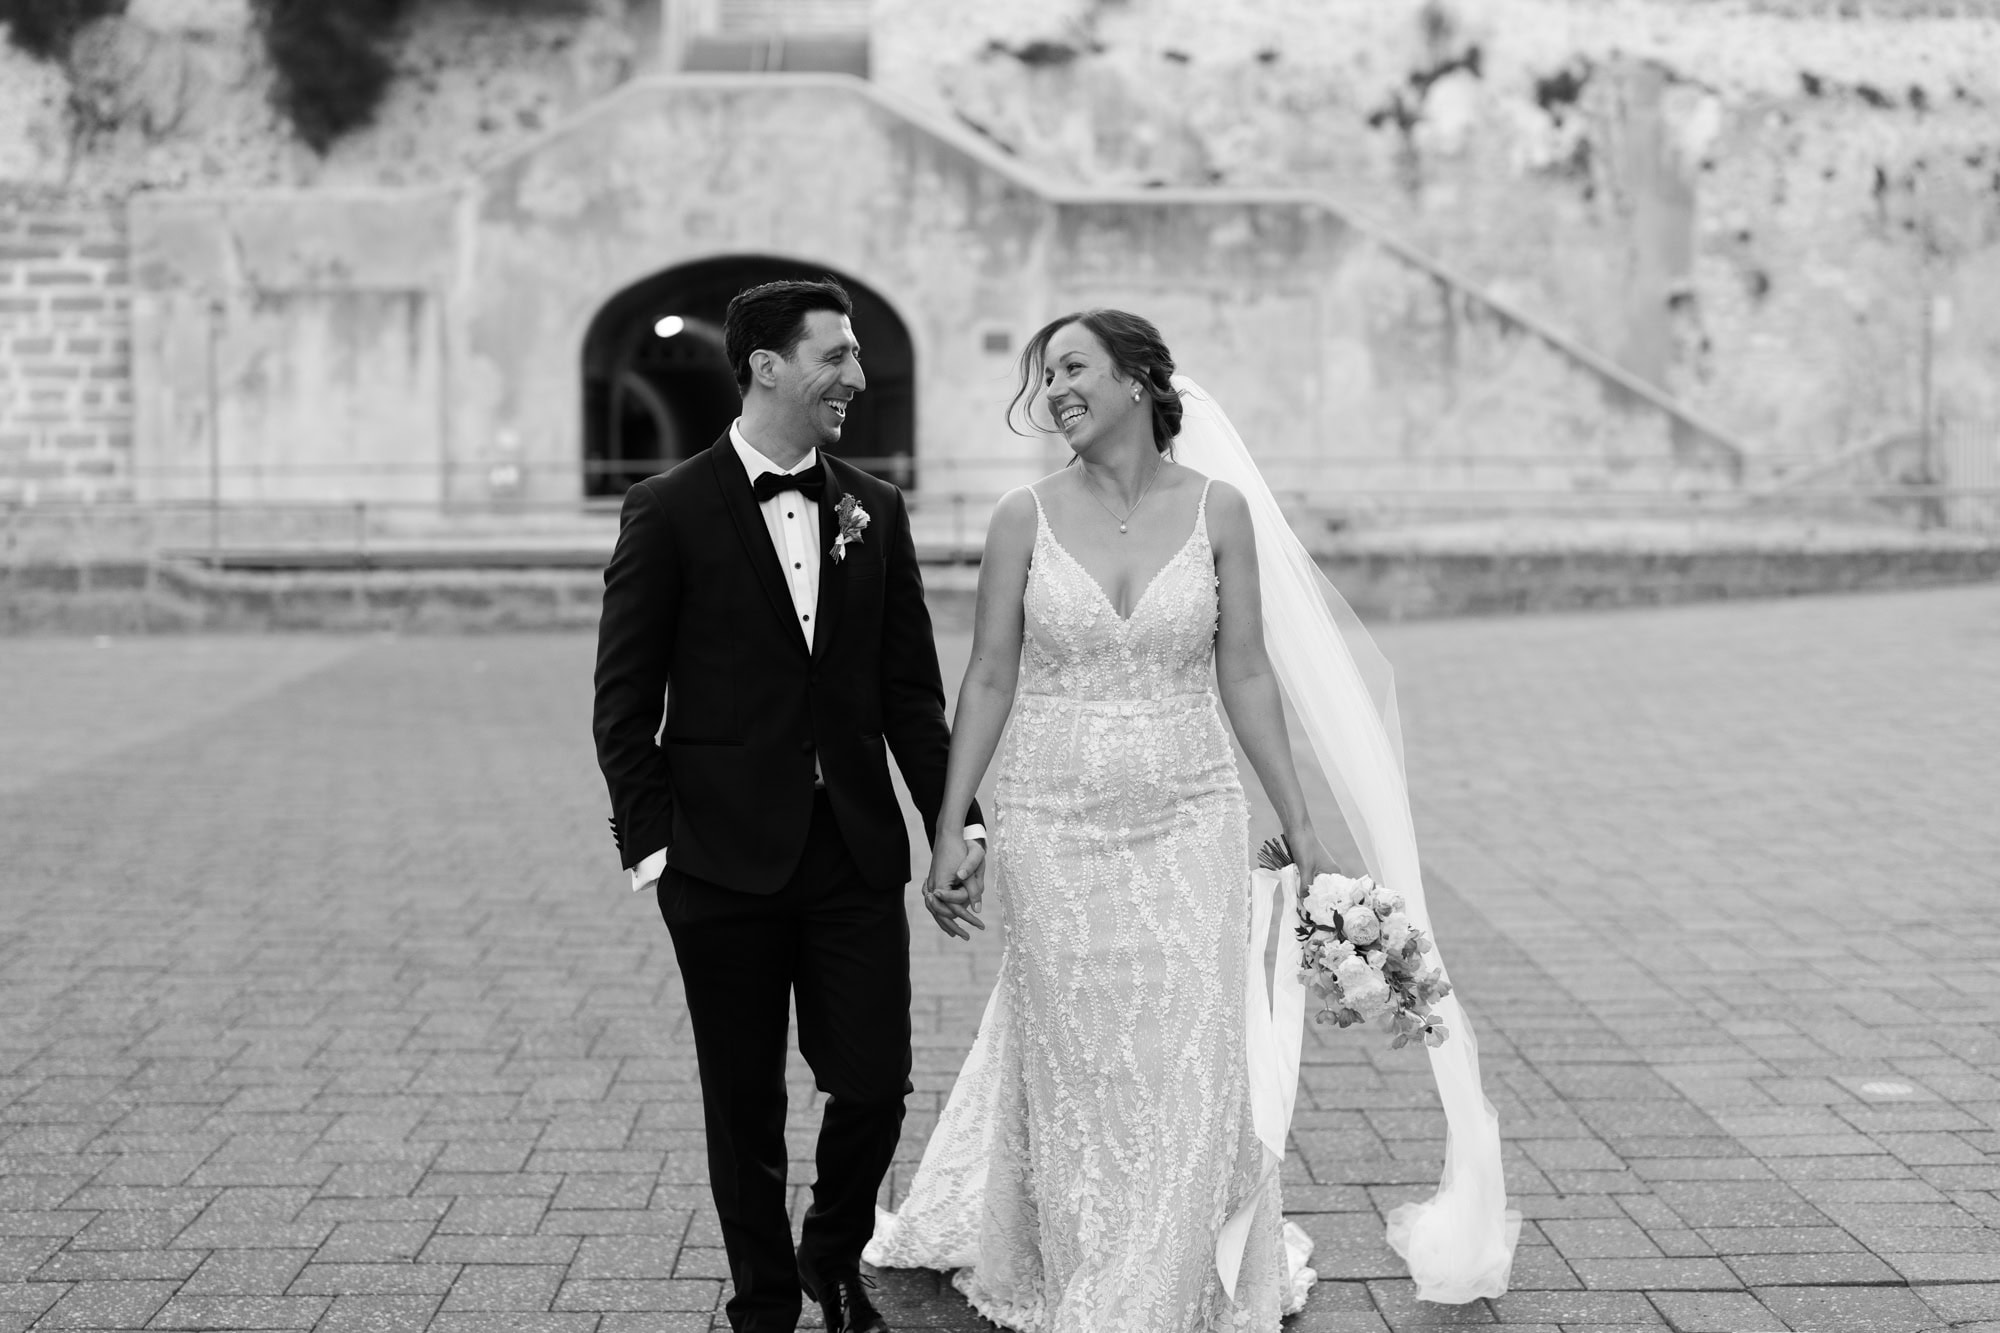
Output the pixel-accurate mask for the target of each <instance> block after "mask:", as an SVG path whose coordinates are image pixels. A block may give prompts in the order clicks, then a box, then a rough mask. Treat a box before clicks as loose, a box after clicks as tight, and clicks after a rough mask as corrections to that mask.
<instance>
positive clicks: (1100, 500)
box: [1083, 463, 1165, 533]
mask: <svg viewBox="0 0 2000 1333" xmlns="http://www.w3.org/2000/svg"><path fill="white" fill-rule="evenodd" d="M1164 466H1165V464H1163V463H1155V464H1153V475H1152V476H1150V477H1148V478H1146V484H1145V485H1144V486H1143V487H1141V488H1140V490H1139V498H1138V499H1136V500H1134V501H1133V502H1132V507H1131V508H1130V509H1128V510H1126V511H1125V517H1123V518H1119V517H1118V511H1117V510H1116V509H1113V508H1112V507H1111V506H1110V505H1108V504H1106V503H1105V501H1104V497H1103V496H1101V495H1099V494H1098V493H1097V487H1095V486H1093V485H1091V484H1090V473H1089V472H1087V471H1086V472H1085V473H1084V474H1083V489H1085V490H1086V491H1089V492H1090V498H1091V499H1093V500H1095V501H1097V504H1098V507H1099V508H1101V509H1102V510H1103V511H1104V512H1105V513H1107V514H1109V515H1111V517H1112V518H1113V519H1116V520H1117V523H1118V531H1119V532H1120V533H1123V532H1124V531H1125V525H1126V524H1128V523H1130V522H1131V521H1132V515H1134V514H1136V513H1138V512H1139V506H1140V505H1142V504H1144V503H1145V502H1146V496H1147V493H1148V492H1150V491H1151V490H1152V489H1153V483H1154V482H1156V481H1158V480H1159V479H1160V469H1161V468H1162V467H1164Z"/></svg>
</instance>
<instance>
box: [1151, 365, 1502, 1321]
mask: <svg viewBox="0 0 2000 1333" xmlns="http://www.w3.org/2000/svg"><path fill="white" fill-rule="evenodd" d="M1174 386H1175V387H1176V388H1177V389H1179V390H1180V393H1181V402H1182V405H1183V408H1184V415H1183V418H1182V423H1181V433H1180V436H1179V438H1178V439H1177V440H1176V441H1175V447H1174V454H1175V457H1176V458H1177V459H1179V460H1180V461H1181V462H1182V463H1185V464H1186V465H1188V466H1189V467H1192V468H1194V469H1195V470H1197V471H1199V472H1203V473H1206V474H1207V475H1208V476H1210V477H1213V478H1215V479H1216V480H1218V481H1226V482H1228V483H1229V484H1230V485H1232V486H1234V487H1236V489H1237V490H1239V491H1241V492H1242V493H1243V496H1244V498H1245V499H1246V500H1247V501H1248V502H1249V506H1250V516H1251V522H1252V526H1253V527H1254V529H1255V532H1256V543H1257V566H1258V574H1259V578H1260V580H1261V583H1262V586H1263V618H1264V642H1265V647H1266V650H1267V651H1268V652H1269V654H1270V658H1271V665H1272V667H1273V669H1274V670H1275V671H1276V673H1277V676H1278V680H1279V683H1280V684H1281V685H1282V686H1283V688H1284V693H1285V698H1286V701H1287V703H1288V704H1289V705H1290V706H1291V709H1292V714H1293V716H1294V717H1295V718H1297V719H1298V722H1299V726H1300V729H1301V730H1302V731H1303V732H1304V733H1305V735H1306V737H1307V739H1308V740H1309V742H1310V743H1311V746H1312V751H1313V755H1314V757H1315V758H1316V759H1317V760H1318V761H1319V765H1320V768H1321V770H1322V771H1323V772H1324V774H1325V776H1326V780H1327V783H1328V785H1329V786H1331V787H1332V788H1333V793H1334V796H1335V799H1337V800H1338V801H1339V803H1340V810H1341V814H1342V815H1343V816H1345V818H1346V820H1347V826H1348V829H1349V830H1350V831H1351V832H1352V833H1353V835H1354V840H1355V843H1356V845H1357V846H1359V848H1360V849H1361V856H1362V859H1363V861H1365V862H1366V863H1367V867H1368V871H1369V873H1370V874H1371V875H1373V876H1374V877H1375V880H1376V882H1377V883H1379V884H1383V885H1386V886H1387V887H1388V888H1389V890H1390V891H1391V892H1394V893H1396V894H1399V895H1401V897H1402V898H1403V899H1404V902H1405V904H1406V910H1407V911H1408V913H1409V915H1410V919H1411V920H1412V921H1413V922H1415V923H1416V925H1417V926H1418V927H1419V928H1421V929H1422V930H1423V931H1424V932H1425V934H1427V935H1429V936H1430V937H1431V939H1432V940H1433V942H1434V943H1435V942H1436V941H1437V932H1436V931H1435V930H1433V929H1432V927H1431V918H1430V910H1429V907H1428V905H1427V904H1426V902H1425V899H1424V889H1423V878H1422V874H1421V871H1420V868H1419V865H1418V859H1417V837H1416V827H1415V824H1414V821H1413V820H1412V819H1411V816H1410V799H1409V791H1408V788H1407V785H1406V780H1405V777H1404V769H1403V748H1402V734H1401V724H1400V721H1399V719H1398V717H1397V713H1396V696H1395V685H1394V677H1393V674H1392V673H1391V672H1390V670H1389V665H1388V662H1387V660H1386V659H1385V658H1383V656H1382V654H1381V652H1380V650H1378V649H1377V648H1376V646H1375V642H1374V640H1373V639H1372V638H1370V637H1369V634H1368V631H1367V630H1366V629H1365V628H1363V627H1362V624H1361V621H1360V618H1359V617H1358V616H1356V615H1355V614H1354V610H1353V608H1352V607H1350V606H1348V604H1347V601H1346V599H1345V598H1343V597H1341V595H1340V594H1339V593H1338V592H1337V591H1335V590H1334V587H1333V585H1332V584H1331V583H1330V582H1328V581H1327V578H1326V575H1325V574H1324V573H1322V572H1321V571H1320V568H1319V566H1318V565H1317V564H1315V563H1314V562H1313V559H1312V556H1311V555H1310V554H1309V553H1308V552H1307V551H1306V549H1305V547H1304V545H1303V544H1302V543H1300V541H1299V539H1298V537H1297V536H1296V535H1295V534H1294V533H1293V532H1292V529H1291V525H1290V524H1289V523H1287V522H1286V520H1285V516H1284V513H1283V511H1282V510H1281V509H1279V507H1278V502H1277V499H1276V497H1274V496H1273V495H1272V494H1271V488H1270V487H1269V486H1268V485H1266V484H1265V482H1264V478H1263V476H1262V474H1261V473H1259V472H1258V470H1257V465H1256V462H1255V460H1254V459H1252V458H1251V456H1250V451H1249V449H1248V448H1247V447H1245V445H1244V443H1243V440H1242V438H1241V437H1240V436H1238V435H1237V433H1236V429H1235V427H1234V426H1232V425H1231V424H1230V422H1229V418H1228V417H1227V416H1226V415H1225V414H1224V413H1223V411H1222V409H1221V408H1220V407H1218V406H1217V405H1216V402H1215V400H1214V399H1212V398H1210V397H1209V396H1208V395H1207V394H1206V393H1205V392H1203V391H1202V389H1201V387H1200V386H1199V385H1197V384H1195V383H1194V381H1192V380H1190V379H1188V378H1187V377H1186V376H1182V375H1176V376H1175V377H1174ZM1256 896H1261V897H1264V898H1265V899H1266V900H1267V901H1268V897H1269V894H1268V890H1267V891H1266V892H1265V893H1263V894H1261V895H1260V894H1257V893H1256V892H1255V890H1254V889H1253V897H1256ZM1263 919H1264V921H1265V929H1266V930H1267V931H1268V929H1269V917H1268V915H1265V916H1264V917H1263ZM1287 925H1288V926H1289V922H1288V923H1287ZM1287 933H1289V930H1288V931H1287ZM1266 938H1267V936H1265V935H1261V934H1257V933H1256V932H1255V931H1254V930H1253V934H1252V939H1251V940H1250V941H1246V944H1245V947H1248V948H1251V949H1252V950H1253V951H1254V952H1253V957H1252V966H1251V968H1250V969H1249V971H1250V973H1251V974H1252V975H1253V976H1254V977H1255V978H1257V981H1256V982H1255V984H1254V985H1253V986H1252V987H1251V989H1252V992H1253V994H1252V995H1251V996H1250V997H1248V998H1247V1005H1248V1010H1249V1018H1248V1019H1247V1022H1248V1025H1249V1026H1248V1029H1247V1031H1246V1035H1249V1036H1251V1037H1252V1045H1251V1050H1252V1051H1253V1052H1254V1051H1255V1050H1256V1039H1255V1037H1256V1033H1257V1030H1258V1023H1259V1022H1260V1019H1259V1017H1258V1008H1259V1006H1258V1002H1257V997H1256V995H1255V991H1257V990H1259V989H1261V988H1262V987H1263V984H1264V983H1263V980H1262V979H1263V977H1264V976H1265V959H1264V952H1265V940H1266ZM1436 947H1437V949H1438V953H1437V958H1438V964H1439V966H1440V967H1442V966H1443V965H1444V952H1443V947H1442V945H1441V944H1437V945H1436ZM1280 971H1281V972H1282V971H1283V968H1282V965H1281V968H1280ZM1291 973H1292V975H1293V976H1294V977H1296V975H1297V968H1296V966H1294V967H1293V968H1292V969H1291ZM1447 975H1449V973H1448V972H1447ZM1276 982H1277V979H1276V978H1273V984H1274V985H1275V984H1276ZM1273 1000H1275V1001H1276V1004H1273V1003H1272V1001H1273ZM1304 1004H1305V995H1304V991H1303V989H1299V990H1297V991H1296V992H1295V993H1294V992H1288V991H1285V990H1283V988H1282V987H1280V988H1279V993H1278V994H1277V995H1276V996H1272V997H1271V998H1270V999H1267V1000H1266V1001H1265V1002H1264V1007H1263V1010H1262V1012H1263V1015H1264V1017H1263V1018H1262V1019H1261V1021H1262V1022H1263V1023H1264V1025H1265V1028H1266V1029H1267V1031H1268V1034H1269V1035H1268V1037H1267V1038H1266V1039H1267V1040H1269V1041H1272V1042H1275V1041H1276V1039H1277V1037H1278V1036H1279V1035H1281V1034H1282V1033H1286V1032H1290V1033H1293V1034H1295V1035H1292V1036H1291V1038H1290V1041H1291V1045H1290V1050H1291V1051H1292V1052H1293V1054H1292V1055H1291V1056H1290V1068H1291V1071H1292V1073H1291V1083H1290V1086H1291V1087H1292V1088H1293V1089H1296V1078H1297V1068H1298V1055H1297V1051H1298V1049H1299V1042H1300V1040H1301V1036H1302V1033H1303V1012H1304ZM1280 1006H1296V1008H1297V1011H1298V1014H1299V1017H1296V1018H1294V1017H1289V1016H1281V1015H1280V1014H1279V1013H1278V1012H1277V1009H1278V1007H1280ZM1436 1012H1437V1014H1438V1016H1439V1018H1440V1019H1442V1020H1443V1022H1444V1024H1445V1025H1446V1027H1447V1028H1448V1029H1449V1032H1450V1035H1449V1036H1448V1037H1447V1038H1446V1040H1445V1041H1444V1043H1443V1044H1442V1045H1440V1046H1436V1047H1430V1048H1427V1049H1428V1050H1429V1054H1430V1061H1431V1072H1432V1074H1433V1076H1434V1077H1435V1078H1436V1080H1437V1087H1438V1096H1439V1099H1440V1101H1441V1102H1442V1103H1443V1105H1444V1113H1445V1123H1446V1137H1445V1159H1444V1175H1443V1178H1442V1179H1441V1180H1440V1181H1439V1182H1438V1188H1437V1192H1436V1193H1435V1194H1434V1195H1432V1196H1431V1198H1430V1199H1428V1200H1426V1201H1424V1202H1421V1203H1410V1204H1405V1205H1403V1206H1402V1207H1400V1208H1397V1209H1396V1210H1395V1211H1394V1212H1392V1213H1391V1214H1390V1216H1389V1227H1388V1239H1389V1244H1390V1245H1391V1246H1393V1247H1394V1248H1395V1250H1396V1252H1397V1253H1398V1254H1400V1255H1401V1256H1402V1257H1403V1260H1404V1262H1405V1263H1407V1264H1408V1265H1409V1266H1410V1276H1411V1278H1412V1279H1413V1280H1414V1281H1415V1283H1416V1287H1417V1296H1418V1298H1419V1299H1420V1300H1427V1301H1438V1302H1442V1303H1446V1304H1464V1303H1465V1302H1468V1301H1474V1300H1478V1299H1479V1298H1481V1297H1490V1296H1499V1295H1501V1294H1502V1293H1504V1292H1505V1291H1506V1290H1507V1278H1508V1273H1509V1271H1510V1269H1511V1268H1512V1266H1513V1260H1514V1244H1515V1241H1516V1239H1517V1238H1518V1236H1519V1234H1520V1229H1521V1217H1520V1214H1519V1213H1518V1212H1514V1211H1512V1210H1510V1209H1509V1208H1508V1207H1507V1187H1506V1181H1505V1178H1504V1176H1503V1175H1502V1172H1501V1165H1500V1122H1499V1117H1498V1115H1496V1114H1495V1112H1494V1110H1493V1106H1492V1103H1491V1102H1489V1101H1487V1099H1486V1095H1485V1092H1484V1091H1483V1089H1482V1087H1481V1083H1480V1077H1479V1045H1478V1042H1477V1040H1476V1039H1475V1038H1474V1036H1473V1033H1472V1027H1471V1025H1470V1024H1469V1023H1468V1022H1467V1020H1466V1016H1465V1013H1464V1010H1463V1009H1462V1008H1461V1007H1460V1005H1459V1002H1458V997H1457V994H1456V992H1454V993H1453V994H1451V995H1448V996H1446V997H1445V998H1444V999H1443V1000H1441V1001H1440V1002H1439V1003H1438V1004H1437V1006H1436ZM1277 1058H1278V1057H1277V1055H1276V1053H1275V1052H1272V1053H1270V1054H1269V1055H1254V1054H1253V1056H1252V1059H1253V1061H1259V1062H1262V1061H1266V1060H1276V1059H1277ZM1260 1067H1262V1066H1261V1065H1260V1064H1258V1063H1253V1064H1252V1066H1251V1078H1252V1081H1253V1092H1252V1106H1253V1108H1256V1107H1258V1106H1259V1104H1260V1103H1262V1102H1264V1101H1265V1100H1266V1099H1267V1098H1275V1100H1273V1101H1271V1102H1270V1105H1272V1106H1275V1107H1276V1108H1277V1109H1279V1110H1281V1111H1282V1115H1283V1120H1284V1129H1283V1131H1281V1132H1279V1133H1277V1135H1276V1140H1277V1148H1276V1151H1277V1154H1278V1156H1279V1157H1281V1158H1282V1156H1283V1154H1284V1144H1285V1137H1286V1134H1287V1133H1289V1128H1290V1120H1291V1110H1292V1104H1293V1098H1292V1096H1291V1095H1285V1096H1282V1097H1278V1096H1277V1095H1276V1094H1278V1093H1280V1092H1282V1091H1283V1085H1282V1084H1281V1083H1278V1082H1273V1083H1272V1084H1271V1087H1270V1088H1269V1089H1268V1090H1267V1091H1266V1092H1264V1093H1259V1092H1257V1091H1256V1090H1255V1089H1256V1086H1257V1082H1256V1081H1257V1079H1258V1077H1259V1075H1258V1070H1259V1068H1260ZM1280 1069H1281V1071H1282V1067H1280ZM1265 1113H1266V1114H1268V1111H1266V1112H1265ZM1265 1128H1266V1125H1265V1122H1264V1120H1263V1119H1262V1118H1261V1117H1260V1118H1259V1119H1258V1121H1257V1130H1258V1136H1259V1138H1260V1139H1263V1141H1264V1142H1265V1143H1266V1145H1267V1146H1268V1145H1269V1144H1270V1142H1271V1140H1270V1139H1266V1138H1264V1131H1265ZM1267 1174H1268V1175H1269V1176H1270V1178H1271V1179H1275V1168H1273V1170H1272V1171H1271V1172H1270V1173H1267ZM1231 1221H1232V1224H1234V1222H1235V1219H1232V1220H1231ZM1246 1225H1247V1223H1246ZM1228 1239H1229V1230H1228V1228H1227V1227H1225V1230H1224V1233H1223V1237H1222V1240H1223V1241H1224V1242H1226V1241H1227V1240H1228ZM1241 1254H1242V1242H1241V1239H1240V1238H1239V1239H1238V1240H1237V1242H1236V1250H1235V1258H1234V1259H1230V1258H1229V1256H1227V1255H1226V1254H1225V1253H1224V1246H1223V1244H1222V1243H1218V1245H1217V1254H1216V1262H1217V1268H1218V1271H1219V1273H1220V1275H1221V1277H1222V1278H1223V1280H1224V1283H1225V1285H1227V1286H1229V1287H1230V1288H1231V1289H1232V1290H1233V1289H1234V1285H1235V1272H1236V1264H1237V1262H1238V1261H1240V1259H1241Z"/></svg>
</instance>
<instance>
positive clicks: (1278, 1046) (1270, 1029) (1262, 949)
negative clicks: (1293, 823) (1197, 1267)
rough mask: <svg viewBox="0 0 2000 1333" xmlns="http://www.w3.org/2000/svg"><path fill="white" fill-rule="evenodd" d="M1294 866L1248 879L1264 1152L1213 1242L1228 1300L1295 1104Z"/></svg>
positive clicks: (1248, 1006)
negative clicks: (1273, 946) (1274, 943)
mask: <svg viewBox="0 0 2000 1333" xmlns="http://www.w3.org/2000/svg"><path fill="white" fill-rule="evenodd" d="M1298 883H1299V871H1298V867H1297V866H1286V867H1285V868H1284V869H1283V870H1276V871H1273V870H1253V871H1252V872H1251V873H1250V935H1249V938H1248V939H1246V940H1245V941H1244V954H1245V956H1244V968H1243V1020H1244V1026H1243V1050H1244V1055H1245V1064H1246V1066H1247V1070H1248V1074H1249V1083H1250V1119H1251V1123H1252V1124H1253V1125H1254V1126H1255V1128H1256V1131H1257V1141H1258V1142H1259V1143H1260V1144H1262V1145H1263V1147H1264V1170H1263V1172H1262V1174H1261V1175H1259V1176H1258V1178H1257V1183H1256V1184H1255V1185H1254V1186H1252V1187H1251V1189H1250V1192H1249V1193H1248V1195H1246V1196H1245V1197H1244V1199H1243V1202H1242V1204H1241V1205H1239V1206H1238V1208H1237V1209H1236V1211H1235V1212H1234V1213H1233V1214H1231V1215H1230V1218H1229V1220H1228V1221H1227V1222H1225V1223H1223V1224H1222V1230H1221V1232H1219V1233H1218V1234H1217V1235H1216V1238H1215V1271H1216V1273H1217V1275H1218V1276H1220V1277H1221V1278H1222V1288H1223V1290H1224V1291H1226V1292H1228V1293H1229V1296H1230V1299H1232V1300H1234V1299H1235V1297H1236V1275H1237V1273H1238V1272H1239V1271H1240V1270H1241V1269H1242V1266H1243V1248H1244V1246H1245V1245H1246V1244H1247V1243H1248V1241H1249V1239H1250V1224H1251V1222H1252V1220H1254V1218H1255V1217H1256V1213H1257V1207H1258V1205H1259V1204H1260V1203H1261V1202H1263V1200H1264V1198H1265V1197H1266V1196H1267V1195H1270V1194H1271V1193H1272V1186H1273V1185H1274V1184H1275V1183H1276V1181H1277V1179H1278V1173H1279V1172H1280V1171H1281V1170H1283V1169H1284V1164H1285V1143H1286V1141H1287V1139H1288V1138H1289V1137H1290V1135H1291V1131H1292V1109H1293V1107H1294V1106H1295V1105H1296V1104H1297V1102H1298V1092H1299V1050H1300V1046H1301V1044H1302V1042H1303V1041H1304V1038H1305V1021H1306V988H1305V983H1304V982H1303V981H1301V980H1300V979H1299V973H1300V969H1301V968H1302V967H1303V965H1304V955H1303V953H1302V952H1301V948H1300V945H1299V937H1298V932H1297V931H1295V930H1294V929H1292V921H1291V913H1290V910H1289V909H1290V907H1291V905H1292V903H1293V902H1294V901H1296V899H1297V896H1298ZM1273 919H1275V920H1276V921H1277V922H1278V948H1277V957H1276V959H1275V961H1274V962H1273V963H1271V964H1270V965H1269V966H1268V969H1267V965H1266V962H1265V955H1266V953H1267V952H1268V951H1269V948H1270V939H1271V923H1272V921H1273Z"/></svg>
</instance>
